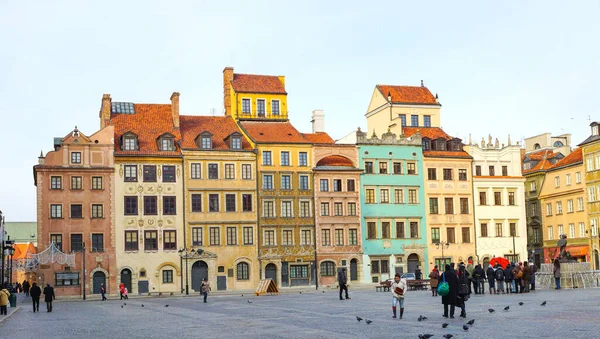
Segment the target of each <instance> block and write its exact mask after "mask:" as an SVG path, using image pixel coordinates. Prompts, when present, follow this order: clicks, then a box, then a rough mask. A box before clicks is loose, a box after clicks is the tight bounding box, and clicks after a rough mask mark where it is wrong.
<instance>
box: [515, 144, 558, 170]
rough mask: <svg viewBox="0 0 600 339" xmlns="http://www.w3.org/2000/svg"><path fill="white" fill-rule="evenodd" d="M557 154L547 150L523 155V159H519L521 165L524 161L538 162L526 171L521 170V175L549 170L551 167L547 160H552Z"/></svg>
mask: <svg viewBox="0 0 600 339" xmlns="http://www.w3.org/2000/svg"><path fill="white" fill-rule="evenodd" d="M559 154H560V153H557V152H554V151H552V150H548V149H546V150H540V151H537V152H534V153H529V154H525V155H524V156H523V158H522V159H521V163H523V162H524V160H525V159H530V160H535V161H538V163H537V164H536V165H535V166H533V167H532V168H530V169H528V170H526V169H522V170H521V173H522V174H529V173H533V172H537V171H542V170H549V169H550V168H551V167H552V166H553V165H552V163H551V162H550V161H549V159H554V158H555V157H557V156H558V155H559ZM521 168H522V167H521Z"/></svg>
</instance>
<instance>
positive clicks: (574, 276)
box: [535, 259, 600, 289]
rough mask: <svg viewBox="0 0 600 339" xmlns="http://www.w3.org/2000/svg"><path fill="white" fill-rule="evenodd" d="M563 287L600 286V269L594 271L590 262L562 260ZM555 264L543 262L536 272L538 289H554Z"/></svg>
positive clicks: (561, 283)
mask: <svg viewBox="0 0 600 339" xmlns="http://www.w3.org/2000/svg"><path fill="white" fill-rule="evenodd" d="M560 261H561V263H560V287H561V288H591V287H598V286H600V271H592V270H591V268H590V263H589V262H578V261H576V260H570V259H563V260H560ZM553 270H554V264H542V265H541V267H540V269H539V270H538V271H537V272H536V273H535V288H536V289H554V288H555V287H556V284H555V282H554V273H553Z"/></svg>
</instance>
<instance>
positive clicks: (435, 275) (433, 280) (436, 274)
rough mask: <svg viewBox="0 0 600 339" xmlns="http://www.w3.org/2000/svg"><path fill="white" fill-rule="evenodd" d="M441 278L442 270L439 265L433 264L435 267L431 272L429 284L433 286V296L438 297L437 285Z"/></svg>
mask: <svg viewBox="0 0 600 339" xmlns="http://www.w3.org/2000/svg"><path fill="white" fill-rule="evenodd" d="M439 279H440V271H439V270H438V267H437V265H435V266H433V269H432V270H431V272H430V273H429V285H430V286H431V296H432V297H437V295H438V293H437V287H438V283H439Z"/></svg>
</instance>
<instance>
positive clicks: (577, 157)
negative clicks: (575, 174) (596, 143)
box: [550, 147, 583, 170]
mask: <svg viewBox="0 0 600 339" xmlns="http://www.w3.org/2000/svg"><path fill="white" fill-rule="evenodd" d="M577 163H583V152H582V150H581V147H578V148H576V149H574V150H573V152H571V153H570V154H569V155H567V156H566V157H564V158H562V159H561V160H560V161H559V162H557V163H556V164H554V165H552V167H551V168H550V170H553V169H557V168H561V167H565V166H569V165H573V164H577Z"/></svg>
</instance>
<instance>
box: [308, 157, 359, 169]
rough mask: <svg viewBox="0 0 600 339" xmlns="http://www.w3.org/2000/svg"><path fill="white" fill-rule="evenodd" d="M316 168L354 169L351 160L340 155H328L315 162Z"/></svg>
mask: <svg viewBox="0 0 600 339" xmlns="http://www.w3.org/2000/svg"><path fill="white" fill-rule="evenodd" d="M317 166H350V167H354V164H353V163H352V160H350V159H348V158H346V157H343V156H341V155H330V156H328V157H325V158H323V159H321V160H319V161H318V162H317Z"/></svg>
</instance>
